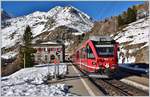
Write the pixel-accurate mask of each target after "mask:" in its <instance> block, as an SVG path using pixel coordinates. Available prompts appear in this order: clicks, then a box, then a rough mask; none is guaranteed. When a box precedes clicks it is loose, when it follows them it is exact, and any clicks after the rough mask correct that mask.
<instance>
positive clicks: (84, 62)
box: [81, 47, 87, 70]
mask: <svg viewBox="0 0 150 97" xmlns="http://www.w3.org/2000/svg"><path fill="white" fill-rule="evenodd" d="M81 62H82V69H84V70H86V69H87V53H86V48H85V47H83V48H82V49H81Z"/></svg>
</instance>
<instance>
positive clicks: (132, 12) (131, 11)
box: [127, 7, 136, 24]
mask: <svg viewBox="0 0 150 97" xmlns="http://www.w3.org/2000/svg"><path fill="white" fill-rule="evenodd" d="M134 21H136V9H135V8H134V7H133V8H128V10H127V23H128V24H129V23H131V22H134Z"/></svg>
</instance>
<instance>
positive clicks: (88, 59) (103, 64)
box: [71, 36, 119, 78]
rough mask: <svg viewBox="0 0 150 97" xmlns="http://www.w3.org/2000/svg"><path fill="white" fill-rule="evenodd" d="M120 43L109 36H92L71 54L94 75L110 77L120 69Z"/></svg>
mask: <svg viewBox="0 0 150 97" xmlns="http://www.w3.org/2000/svg"><path fill="white" fill-rule="evenodd" d="M118 50H119V47H118V43H117V42H116V41H115V40H113V39H112V38H111V37H109V36H91V37H89V39H88V40H87V41H85V42H84V43H83V44H82V46H81V47H80V48H79V49H77V50H76V52H75V53H74V54H73V55H72V56H71V57H72V61H73V63H74V64H76V65H77V66H78V67H79V68H80V69H81V70H83V71H85V72H86V73H88V75H89V76H92V77H100V78H103V77H110V75H112V74H114V73H115V72H116V71H117V69H118V56H117V52H118Z"/></svg>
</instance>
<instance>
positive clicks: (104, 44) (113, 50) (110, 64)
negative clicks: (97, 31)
mask: <svg viewBox="0 0 150 97" xmlns="http://www.w3.org/2000/svg"><path fill="white" fill-rule="evenodd" d="M94 45H95V49H96V53H97V56H98V57H97V58H96V61H97V66H98V67H99V69H98V70H97V71H96V72H98V73H100V74H105V75H108V76H112V75H113V74H114V73H115V72H116V71H117V69H118V56H117V52H118V43H117V42H115V41H114V40H113V39H112V38H106V37H105V38H100V40H99V41H95V42H94Z"/></svg>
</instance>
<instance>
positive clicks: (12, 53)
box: [1, 51, 18, 59]
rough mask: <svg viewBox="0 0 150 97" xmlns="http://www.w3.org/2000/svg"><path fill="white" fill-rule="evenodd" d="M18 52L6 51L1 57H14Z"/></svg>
mask: <svg viewBox="0 0 150 97" xmlns="http://www.w3.org/2000/svg"><path fill="white" fill-rule="evenodd" d="M17 54H18V53H17V52H13V51H11V52H8V53H5V54H2V55H1V58H4V59H11V58H14V57H15V56H16V55H17Z"/></svg>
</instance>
